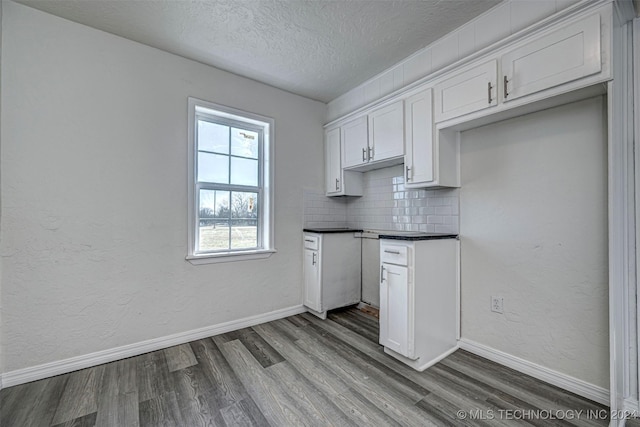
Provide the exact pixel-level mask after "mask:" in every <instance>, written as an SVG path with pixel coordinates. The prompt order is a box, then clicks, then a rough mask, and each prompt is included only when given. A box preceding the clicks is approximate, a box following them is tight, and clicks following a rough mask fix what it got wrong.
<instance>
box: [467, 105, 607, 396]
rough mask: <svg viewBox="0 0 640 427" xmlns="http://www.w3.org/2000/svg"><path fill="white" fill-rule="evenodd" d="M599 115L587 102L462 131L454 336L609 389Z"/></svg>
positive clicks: (604, 149) (602, 141) (603, 158)
mask: <svg viewBox="0 0 640 427" xmlns="http://www.w3.org/2000/svg"><path fill="white" fill-rule="evenodd" d="M604 114H606V105H605V104H604V101H603V99H602V98H594V99H589V100H585V101H581V102H579V103H575V104H570V105H565V106H561V107H557V108H554V109H551V110H547V111H542V112H538V113H535V114H531V115H528V116H524V117H520V118H516V119H512V120H508V121H505V122H500V123H496V124H492V125H489V126H485V127H482V128H478V129H473V130H469V131H466V132H463V134H462V147H461V163H462V164H461V170H462V188H461V189H460V234H461V245H462V249H461V250H462V253H461V259H462V271H461V274H462V337H463V338H466V339H470V340H473V341H476V342H478V343H481V344H484V345H486V346H489V347H492V348H494V349H497V350H500V351H503V352H506V353H508V354H511V355H514V356H517V357H520V358H522V359H525V360H528V361H530V362H533V363H536V364H539V365H542V366H544V367H547V368H551V369H553V370H556V371H559V372H562V373H565V374H567V375H570V376H572V377H575V378H578V379H581V380H584V381H586V382H588V383H591V384H594V385H597V386H600V387H604V388H608V386H609V342H608V339H609V337H608V283H607V281H608V279H607V277H608V260H607V257H608V255H607V147H606V134H605V132H606V121H605V117H604ZM492 295H494V296H502V297H503V298H504V314H502V315H500V314H496V313H492V312H491V311H490V297H491V296H492Z"/></svg>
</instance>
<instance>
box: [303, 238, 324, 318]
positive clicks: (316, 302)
mask: <svg viewBox="0 0 640 427" xmlns="http://www.w3.org/2000/svg"><path fill="white" fill-rule="evenodd" d="M319 264H320V260H319V259H318V251H313V250H310V249H305V250H304V305H306V306H307V307H309V308H310V309H312V310H315V311H322V302H321V299H322V288H321V286H320V266H319Z"/></svg>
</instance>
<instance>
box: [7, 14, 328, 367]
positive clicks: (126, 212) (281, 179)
mask: <svg viewBox="0 0 640 427" xmlns="http://www.w3.org/2000/svg"><path fill="white" fill-rule="evenodd" d="M2 7H3V9H4V10H3V12H4V26H3V29H2V31H3V34H2V36H3V40H4V46H3V51H2V81H1V85H2V116H1V120H2V124H3V126H2V133H1V138H2V159H1V164H0V169H1V172H2V181H1V182H2V224H1V233H2V234H1V236H2V244H1V248H0V255H1V267H2V287H3V289H2V301H1V305H2V307H3V308H4V310H3V312H2V319H1V320H2V342H3V345H4V348H3V353H4V356H5V366H4V371H5V372H9V371H13V370H17V369H20V368H25V367H30V366H34V365H38V364H42V363H46V362H51V361H56V360H61V359H65V358H69V357H72V356H78V355H84V354H87V353H90V352H95V351H99V350H103V349H109V348H113V347H116V346H121V345H125V344H130V343H136V342H139V341H142V340H147V339H151V338H155V337H162V336H166V335H168V334H173V333H179V332H183V331H188V330H191V329H194V328H199V327H205V326H209V325H215V324H218V323H221V322H225V321H229V320H234V319H239V318H244V317H247V316H251V315H256V314H260V313H267V312H270V311H273V310H276V309H281V308H285V307H291V306H296V305H299V304H301V302H302V295H301V289H302V287H301V284H300V282H301V277H302V270H301V266H302V260H301V251H300V241H301V236H302V218H303V215H302V189H303V188H304V187H305V186H308V187H312V188H314V187H315V188H318V187H320V186H321V185H322V182H323V181H322V177H323V168H322V162H321V161H318V159H322V158H323V149H322V138H323V129H322V127H321V125H322V122H323V119H324V114H325V109H326V106H325V105H324V104H321V103H318V102H315V101H310V100H308V99H305V98H302V97H299V96H295V95H292V94H289V93H287V92H283V91H280V90H277V89H274V88H272V87H269V86H266V85H263V84H260V83H257V82H254V81H251V80H247V79H244V78H240V77H237V76H234V75H232V74H229V73H226V72H222V71H219V70H217V69H214V68H211V67H208V66H204V65H202V64H199V63H196V62H192V61H188V60H185V59H183V58H180V57H177V56H174V55H170V54H167V53H164V52H161V51H159V50H156V49H153V48H149V47H147V46H143V45H140V44H137V43H134V42H131V41H128V40H125V39H122V38H118V37H115V36H113V35H110V34H107V33H104V32H101V31H97V30H93V29H90V28H88V27H84V26H81V25H78V24H75V23H71V22H69V21H64V20H62V19H59V18H56V17H53V16H50V15H47V14H44V13H42V12H39V11H35V10H32V9H30V8H27V7H25V6H22V5H18V4H15V3H12V2H2ZM188 96H195V97H199V98H201V99H205V100H208V101H212V102H215V103H219V104H223V105H228V106H231V107H234V108H238V109H242V110H246V111H250V112H254V113H257V114H261V115H265V116H269V117H273V118H274V119H275V137H276V140H275V152H276V155H275V164H276V173H275V221H276V222H275V230H276V235H275V244H276V248H277V249H278V253H277V254H275V255H273V256H272V257H271V258H269V259H266V260H256V261H244V262H239V263H224V264H213V265H204V266H193V265H191V264H189V263H188V262H186V261H185V260H184V257H185V255H186V254H187V194H186V190H187V171H186V166H187V142H186V136H187V97H188ZM301 159H310V161H309V162H301Z"/></svg>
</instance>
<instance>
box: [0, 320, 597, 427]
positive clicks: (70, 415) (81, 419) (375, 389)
mask: <svg viewBox="0 0 640 427" xmlns="http://www.w3.org/2000/svg"><path fill="white" fill-rule="evenodd" d="M377 342H378V323H377V319H375V318H374V317H371V316H369V315H367V314H364V313H362V312H360V311H358V310H356V309H354V308H351V309H347V310H342V311H338V312H335V313H331V314H330V315H329V318H328V319H327V320H325V321H322V320H319V319H317V318H315V317H313V316H311V315H309V314H302V315H298V316H292V317H289V318H287V319H283V320H277V321H274V322H269V323H265V324H262V325H259V326H254V327H252V328H246V329H242V330H239V331H235V332H231V333H227V334H223V335H218V336H215V337H212V338H207V339H202V340H199V341H194V342H191V343H188V344H183V345H179V346H176V347H172V348H168V349H165V350H159V351H155V352H152V353H148V354H144V355H141V356H137V357H132V358H129V359H124V360H120V361H117V362H113V363H107V364H105V365H101V366H97V367H94V368H90V369H84V370H81V371H77V372H73V373H70V374H66V375H60V376H57V377H53V378H48V379H45V380H41V381H36V382H32V383H29V384H24V385H20V386H15V387H10V388H7V389H4V390H2V391H1V392H0V425H1V426H2V427H9V426H11V427H13V426H19V427H23V426H24V427H26V426H45V427H48V426H77V427H81V426H253V425H255V426H305V425H306V426H399V425H402V426H428V425H436V426H460V425H465V426H484V425H491V426H493V425H509V426H510V425H537V426H561V425H577V426H599V425H607V420H606V419H604V418H605V417H603V415H604V414H607V413H608V408H606V407H604V406H601V405H599V404H596V403H594V402H591V401H588V400H585V399H583V398H581V397H579V396H576V395H574V394H571V393H568V392H565V391H563V390H561V389H559V388H557V387H554V386H551V385H548V384H546V383H543V382H541V381H538V380H536V379H534V378H532V377H529V376H527V375H523V374H520V373H518V372H516V371H513V370H511V369H508V368H505V367H503V366H500V365H497V364H495V363H493V362H490V361H487V360H485V359H482V358H480V357H477V356H475V355H472V354H470V353H467V352H465V351H461V350H459V351H457V352H455V353H454V354H452V355H451V356H449V357H447V358H446V359H444V360H443V361H442V362H440V363H438V364H436V365H435V366H433V367H431V368H429V369H427V370H426V371H425V372H422V373H419V372H416V371H414V370H412V369H410V368H408V367H407V366H405V365H403V364H402V363H400V362H398V361H396V360H395V359H393V358H391V357H389V356H388V355H386V354H384V353H383V351H382V347H380V345H378V343H377ZM459 411H461V412H459ZM579 411H583V412H579ZM578 415H580V416H578ZM553 417H555V418H565V419H553ZM597 418H602V419H597Z"/></svg>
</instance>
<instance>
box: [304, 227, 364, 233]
mask: <svg viewBox="0 0 640 427" xmlns="http://www.w3.org/2000/svg"><path fill="white" fill-rule="evenodd" d="M302 231H306V232H308V233H320V234H322V233H362V230H361V229H358V228H303V229H302Z"/></svg>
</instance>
